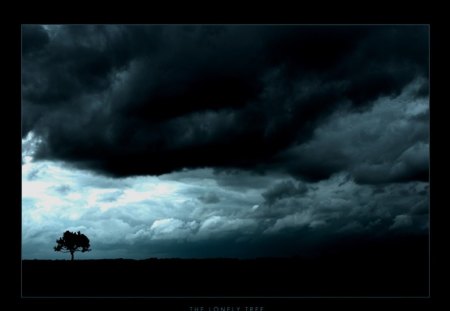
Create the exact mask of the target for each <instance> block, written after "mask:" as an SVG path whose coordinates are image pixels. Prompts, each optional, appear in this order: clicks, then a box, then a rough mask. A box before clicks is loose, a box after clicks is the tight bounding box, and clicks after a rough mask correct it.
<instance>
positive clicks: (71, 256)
mask: <svg viewBox="0 0 450 311" xmlns="http://www.w3.org/2000/svg"><path fill="white" fill-rule="evenodd" d="M70 260H73V252H70Z"/></svg>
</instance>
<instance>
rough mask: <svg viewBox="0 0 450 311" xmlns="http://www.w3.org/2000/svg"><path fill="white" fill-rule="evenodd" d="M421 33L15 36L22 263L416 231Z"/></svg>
mask: <svg viewBox="0 0 450 311" xmlns="http://www.w3.org/2000/svg"><path fill="white" fill-rule="evenodd" d="M428 40H429V28H428V26H301V25H300V26H282V25H272V26H264V25H260V26H257V25H252V26H244V25H240V26H235V25H224V26H220V25H219V26H217V25H216V26H213V25H207V26H204V25H203V26H202V25H128V26H121V25H107V26H104V25H93V26H89V25H63V26H60V25H51V26H41V25H24V26H23V27H22V250H23V258H28V259H33V258H64V259H66V257H67V254H60V253H56V252H54V251H53V246H54V244H55V240H56V239H57V238H58V237H59V236H61V235H62V233H63V232H64V231H65V230H67V229H68V230H76V231H78V230H79V231H81V232H83V233H85V234H86V235H87V236H88V237H89V238H90V240H91V246H92V251H91V252H89V253H85V254H80V255H78V258H83V259H88V258H116V257H123V258H148V257H257V256H292V255H305V256H308V255H311V254H315V253H317V252H320V251H321V250H323V249H324V248H326V247H327V245H333V244H334V243H335V242H336V241H337V240H340V239H354V240H357V239H358V238H370V237H374V238H382V239H383V238H385V239H388V238H389V237H390V236H393V235H396V234H407V235H416V234H427V232H428V215H429V214H428V198H429V183H428V171H429V164H428V161H429V87H428V82H429V81H428V79H429V77H428V71H429V45H428Z"/></svg>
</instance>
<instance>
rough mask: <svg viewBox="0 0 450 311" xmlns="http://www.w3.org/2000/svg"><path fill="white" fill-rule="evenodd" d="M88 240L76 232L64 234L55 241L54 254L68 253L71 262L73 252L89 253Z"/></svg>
mask: <svg viewBox="0 0 450 311" xmlns="http://www.w3.org/2000/svg"><path fill="white" fill-rule="evenodd" d="M89 247H90V245H89V239H88V237H87V236H85V235H84V234H82V233H80V231H78V232H70V231H66V232H64V234H63V236H62V237H60V238H59V239H58V240H56V246H55V247H54V249H55V252H63V253H70V256H71V260H73V254H74V253H75V252H83V253H84V252H88V251H90V248H89Z"/></svg>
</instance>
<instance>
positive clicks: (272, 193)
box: [262, 180, 308, 204]
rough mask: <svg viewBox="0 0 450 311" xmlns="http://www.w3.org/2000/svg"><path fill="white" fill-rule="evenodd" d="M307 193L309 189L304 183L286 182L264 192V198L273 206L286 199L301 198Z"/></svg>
mask: <svg viewBox="0 0 450 311" xmlns="http://www.w3.org/2000/svg"><path fill="white" fill-rule="evenodd" d="M307 191H308V189H307V187H306V186H305V185H304V184H303V183H301V182H294V181H292V180H285V181H281V182H278V183H276V184H275V185H273V186H272V187H271V188H269V189H268V190H266V191H265V192H263V193H262V196H263V197H264V199H265V200H266V202H267V203H268V204H273V203H275V202H276V201H277V200H280V199H283V198H285V197H293V196H299V195H302V194H305V193H306V192H307Z"/></svg>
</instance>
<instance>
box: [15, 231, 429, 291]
mask: <svg viewBox="0 0 450 311" xmlns="http://www.w3.org/2000/svg"><path fill="white" fill-rule="evenodd" d="M428 272H429V268H428V237H424V236H423V237H414V238H411V237H410V238H398V239H394V240H390V241H384V242H373V243H363V244H361V245H359V246H357V247H355V246H354V245H353V246H352V247H349V248H347V249H345V250H343V249H342V248H341V250H340V251H337V252H335V251H332V252H329V253H328V254H327V255H323V256H320V257H318V258H301V257H295V258H259V259H147V260H126V259H116V260H75V261H70V260H54V261H53V260H24V261H23V262H22V277H23V279H22V294H23V296H25V297H36V296H45V297H55V296H77V297H80V296H81V297H89V296H102V297H111V296H122V297H141V296H145V297H174V296H178V297H187V296H194V297H205V296H216V297H218V296H220V297H225V296H226V297H231V296H259V297H260V296H266V297H267V296H278V297H287V296H302V297H304V296H347V297H348V296H370V297H380V296H383V297H391V296H403V297H410V296H428V280H429V273H428ZM67 275H72V276H73V277H72V278H68V277H67Z"/></svg>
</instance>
